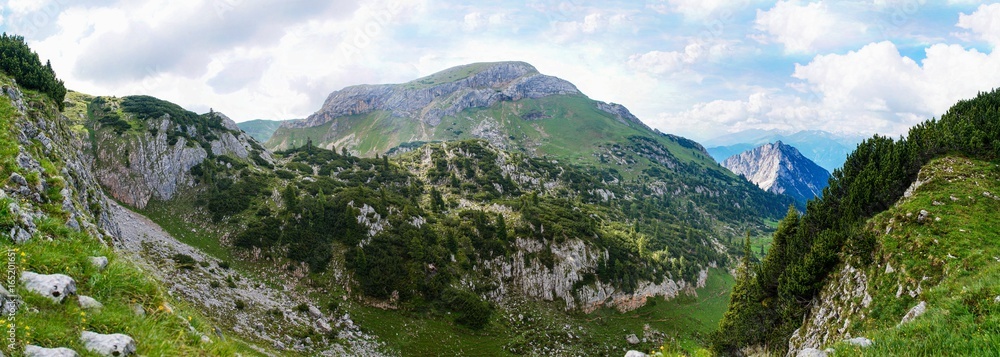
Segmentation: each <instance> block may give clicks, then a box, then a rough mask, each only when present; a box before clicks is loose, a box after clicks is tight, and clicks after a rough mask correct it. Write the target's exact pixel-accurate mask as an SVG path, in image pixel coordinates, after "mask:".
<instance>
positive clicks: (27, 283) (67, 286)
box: [21, 271, 76, 302]
mask: <svg viewBox="0 0 1000 357" xmlns="http://www.w3.org/2000/svg"><path fill="white" fill-rule="evenodd" d="M21 283H23V284H24V288H25V289H28V291H31V292H34V293H38V294H39V295H42V296H45V297H48V298H49V299H52V301H55V302H62V301H63V299H64V298H65V297H66V295H69V294H76V282H75V281H73V278H70V277H69V276H66V275H62V274H50V275H45V274H38V273H33V272H30V271H26V272H23V273H21Z"/></svg>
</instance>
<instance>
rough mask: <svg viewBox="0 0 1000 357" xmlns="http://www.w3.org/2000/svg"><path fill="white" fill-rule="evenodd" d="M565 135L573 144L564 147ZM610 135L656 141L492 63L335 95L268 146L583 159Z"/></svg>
mask: <svg viewBox="0 0 1000 357" xmlns="http://www.w3.org/2000/svg"><path fill="white" fill-rule="evenodd" d="M609 122H615V123H616V124H612V125H609V124H610V123H609ZM619 125H622V126H625V127H627V128H630V129H631V131H632V132H629V131H623V130H622V129H620V128H618V127H617V126H619ZM564 133H571V134H570V135H568V136H571V137H573V139H574V140H569V142H567V143H561V142H559V141H561V139H562V138H560V137H562V136H564V135H563V134H564ZM613 133H629V134H632V135H636V134H643V135H655V134H654V132H653V130H652V129H650V128H649V127H648V126H646V125H645V124H644V123H642V121H641V120H639V118H637V117H636V116H635V115H633V114H632V113H631V112H629V110H628V109H627V108H625V107H624V106H622V105H620V104H615V103H605V102H600V101H595V100H591V99H589V98H587V97H586V96H585V95H583V93H581V92H580V91H579V90H578V89H577V88H576V86H574V85H573V84H572V83H570V82H568V81H566V80H563V79H560V78H557V77H553V76H548V75H544V74H541V73H539V72H538V70H537V69H536V68H535V67H533V66H532V65H530V64H527V63H524V62H493V63H473V64H468V65H464V66H458V67H454V68H450V69H446V70H444V71H441V72H438V73H435V74H432V75H430V76H427V77H423V78H420V79H416V80H413V81H411V82H407V83H402V84H379V85H357V86H351V87H347V88H344V89H342V90H338V91H335V92H333V93H331V94H330V96H329V97H328V98H327V100H326V102H325V103H324V104H323V107H322V108H320V109H319V110H318V111H317V112H316V113H315V114H313V115H311V116H309V117H308V118H306V119H302V120H289V121H285V122H282V124H281V127H279V128H278V129H277V130H276V131H275V132H274V134H273V136H271V137H270V139H268V141H267V142H266V143H265V144H264V146H265V147H267V148H269V149H272V150H285V149H289V148H294V147H300V146H303V145H305V144H306V142H308V141H311V142H312V143H313V144H314V145H316V146H318V147H322V148H327V149H330V148H337V149H338V150H339V149H346V150H348V151H349V152H352V153H355V154H357V155H359V156H365V157H370V156H375V155H376V154H383V153H387V152H397V151H399V150H398V149H406V148H408V147H409V146H412V145H416V144H419V143H423V142H435V141H451V140H464V139H484V140H487V141H489V142H490V143H491V144H493V145H495V146H498V147H501V148H505V149H519V150H521V151H524V152H528V153H530V154H537V155H545V154H552V153H556V152H558V151H561V150H566V149H572V150H575V151H579V152H581V154H585V155H586V154H588V153H592V152H594V151H595V149H597V146H599V145H600V144H602V142H601V141H604V140H608V139H612V135H611V134H613ZM548 138H552V139H554V140H544V139H548ZM600 139H604V140H600ZM623 139H624V138H623ZM550 141H554V142H550ZM608 141H612V140H608ZM403 151H405V150H403ZM706 156H707V154H706Z"/></svg>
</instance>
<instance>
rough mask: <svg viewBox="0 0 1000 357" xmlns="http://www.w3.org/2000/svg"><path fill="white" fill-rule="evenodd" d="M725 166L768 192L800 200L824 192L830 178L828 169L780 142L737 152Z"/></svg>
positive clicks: (723, 163) (724, 163)
mask: <svg viewBox="0 0 1000 357" xmlns="http://www.w3.org/2000/svg"><path fill="white" fill-rule="evenodd" d="M722 166H725V167H726V168H727V169H729V170H730V171H732V172H733V173H735V174H737V175H742V176H743V177H745V178H746V179H747V180H748V181H750V182H753V183H754V184H755V185H757V186H759V187H760V188H761V189H763V190H765V191H770V192H774V193H777V194H784V195H788V196H791V197H792V198H794V199H795V200H796V201H799V202H801V203H805V202H806V201H808V200H811V199H813V198H815V197H819V196H820V195H822V193H823V188H825V187H826V185H827V181H828V180H829V179H830V173H829V172H828V171H826V169H824V168H822V167H819V165H816V163H814V162H812V161H811V160H809V159H808V158H806V157H805V156H803V155H802V153H800V152H799V151H798V150H796V149H795V148H794V147H791V146H788V145H785V144H784V143H782V142H781V141H778V142H775V143H774V144H764V145H761V146H758V147H756V148H754V149H752V150H749V151H746V152H743V153H741V154H739V155H734V156H732V157H730V158H728V159H726V160H725V161H723V162H722Z"/></svg>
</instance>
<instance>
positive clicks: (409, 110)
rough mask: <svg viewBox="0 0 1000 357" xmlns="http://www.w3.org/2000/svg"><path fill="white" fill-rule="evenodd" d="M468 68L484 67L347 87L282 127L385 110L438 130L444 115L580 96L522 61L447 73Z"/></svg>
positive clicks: (292, 126) (454, 69)
mask: <svg viewBox="0 0 1000 357" xmlns="http://www.w3.org/2000/svg"><path fill="white" fill-rule="evenodd" d="M471 66H482V67H483V68H482V69H481V70H479V71H478V72H475V73H472V74H471V75H469V76H467V77H465V78H460V79H457V80H454V81H450V82H446V83H436V84H430V85H424V83H426V82H428V81H434V80H436V78H435V79H431V78H430V77H429V78H426V79H418V80H416V81H413V82H410V83H406V84H401V85H394V84H385V85H360V86H352V87H347V88H344V89H342V90H339V91H336V92H333V93H332V94H330V96H329V97H327V99H326V103H324V104H323V107H322V108H321V109H320V110H319V111H318V112H316V114H313V115H311V116H309V117H308V118H306V119H304V120H297V121H288V122H285V123H282V126H283V127H288V128H308V127H314V126H320V125H323V124H326V123H327V122H329V121H331V120H333V119H334V118H338V117H343V116H350V115H357V114H366V113H371V112H373V111H386V112H390V113H392V115H393V116H396V117H405V118H413V119H417V120H420V121H421V122H423V123H426V124H429V125H437V124H438V123H440V122H441V118H443V117H445V116H451V115H455V114H457V113H459V112H461V111H462V110H465V109H469V108H483V107H489V106H491V105H493V104H495V103H496V102H498V101H516V100H520V99H523V98H541V97H545V96H549V95H555V94H576V93H579V90H577V89H576V87H575V86H573V84H572V83H569V82H567V81H565V80H562V79H559V78H556V77H551V76H545V75H542V74H539V73H538V70H536V69H535V67H532V66H531V65H529V64H527V63H524V62H499V63H489V64H472V65H468V66H463V67H459V68H453V69H450V70H448V71H449V72H450V71H454V72H460V71H462V70H463V68H466V67H471ZM470 69H471V68H470ZM435 76H443V74H440V73H439V74H436V75H435ZM432 77H434V76H432Z"/></svg>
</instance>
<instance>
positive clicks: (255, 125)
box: [236, 119, 283, 142]
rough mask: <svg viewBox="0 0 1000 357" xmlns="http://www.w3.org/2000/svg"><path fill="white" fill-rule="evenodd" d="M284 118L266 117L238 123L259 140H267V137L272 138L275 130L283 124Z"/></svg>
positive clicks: (244, 130) (241, 128)
mask: <svg viewBox="0 0 1000 357" xmlns="http://www.w3.org/2000/svg"><path fill="white" fill-rule="evenodd" d="M281 122H283V120H266V119H255V120H248V121H244V122H239V123H236V125H238V126H239V127H240V130H243V132H245V133H247V134H250V136H252V137H253V138H254V139H256V140H257V141H259V142H265V141H267V139H270V138H271V135H273V134H274V131H275V130H278V127H280V126H281Z"/></svg>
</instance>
